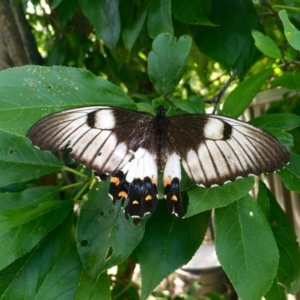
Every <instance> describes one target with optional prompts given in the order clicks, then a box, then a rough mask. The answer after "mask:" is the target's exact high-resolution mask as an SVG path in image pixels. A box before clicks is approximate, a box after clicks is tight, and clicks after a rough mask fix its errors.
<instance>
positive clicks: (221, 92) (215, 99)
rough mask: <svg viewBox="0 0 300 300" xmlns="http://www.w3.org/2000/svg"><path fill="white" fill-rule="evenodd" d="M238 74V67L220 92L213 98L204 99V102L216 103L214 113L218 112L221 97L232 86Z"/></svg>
mask: <svg viewBox="0 0 300 300" xmlns="http://www.w3.org/2000/svg"><path fill="white" fill-rule="evenodd" d="M236 75H237V69H235V70H233V72H232V74H231V75H230V78H229V79H228V80H227V81H226V82H225V84H224V85H223V87H222V88H221V90H220V91H219V93H218V94H217V95H216V96H214V97H213V98H211V99H207V100H204V103H209V104H214V109H213V111H212V114H213V115H214V114H215V113H216V109H217V105H218V104H219V102H220V101H221V98H222V97H223V95H224V93H225V92H226V90H227V88H228V87H229V86H230V84H231V82H232V81H233V80H234V79H235V78H236Z"/></svg>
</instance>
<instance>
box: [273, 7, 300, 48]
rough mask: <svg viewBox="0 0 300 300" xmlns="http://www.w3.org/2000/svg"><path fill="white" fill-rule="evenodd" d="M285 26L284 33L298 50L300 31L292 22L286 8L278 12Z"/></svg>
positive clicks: (299, 46)
mask: <svg viewBox="0 0 300 300" xmlns="http://www.w3.org/2000/svg"><path fill="white" fill-rule="evenodd" d="M278 15H279V18H280V19H281V21H282V23H283V27H284V34H285V37H286V39H287V41H288V43H289V44H290V45H291V46H292V47H293V48H294V49H296V50H298V51H299V50H300V31H299V30H298V29H297V28H296V27H295V26H294V25H293V24H292V23H291V22H290V20H289V16H288V14H287V12H286V10H285V9H283V10H281V11H279V12H278Z"/></svg>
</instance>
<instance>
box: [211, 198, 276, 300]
mask: <svg viewBox="0 0 300 300" xmlns="http://www.w3.org/2000/svg"><path fill="white" fill-rule="evenodd" d="M215 228H216V251H217V255H218V258H219V261H220V262H221V264H222V267H223V268H224V270H225V272H226V273H227V275H228V277H229V279H230V281H231V282H232V284H233V286H234V288H235V290H236V291H237V293H238V295H239V297H240V298H241V299H243V300H260V299H261V297H262V296H263V295H264V294H265V293H266V292H267V291H268V290H269V288H270V286H271V284H272V282H273V279H274V277H275V275H276V270H277V266H278V260H279V255H278V250H277V247H276V243H275V240H274V237H273V235H272V232H271V229H270V227H269V225H268V222H267V220H266V219H265V217H264V215H263V213H262V211H261V209H260V208H259V206H258V205H257V204H256V202H255V201H254V200H253V198H252V197H251V196H250V195H246V196H244V197H243V198H241V199H240V200H238V201H235V202H233V203H231V204H230V205H228V206H226V207H223V208H218V209H216V210H215Z"/></svg>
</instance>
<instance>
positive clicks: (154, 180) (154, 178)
mask: <svg viewBox="0 0 300 300" xmlns="http://www.w3.org/2000/svg"><path fill="white" fill-rule="evenodd" d="M152 184H155V185H157V179H156V177H154V176H152Z"/></svg>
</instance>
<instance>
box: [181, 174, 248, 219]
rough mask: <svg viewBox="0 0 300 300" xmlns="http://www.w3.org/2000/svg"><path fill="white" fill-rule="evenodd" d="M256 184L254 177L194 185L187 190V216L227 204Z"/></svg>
mask: <svg viewBox="0 0 300 300" xmlns="http://www.w3.org/2000/svg"><path fill="white" fill-rule="evenodd" d="M253 185H254V178H253V177H252V176H251V177H248V178H241V179H238V180H237V181H235V182H229V183H226V184H224V185H222V186H217V187H212V188H209V189H207V188H203V187H198V186H194V187H193V188H191V189H189V190H188V191H187V193H188V196H189V206H188V211H187V213H186V214H185V217H186V218H187V217H190V216H193V215H195V214H198V213H200V212H202V211H206V210H210V209H213V208H217V207H222V206H225V205H227V204H229V203H231V202H233V201H236V200H237V199H239V198H241V197H243V196H244V195H246V194H248V192H249V191H250V190H251V188H252V187H253Z"/></svg>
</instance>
